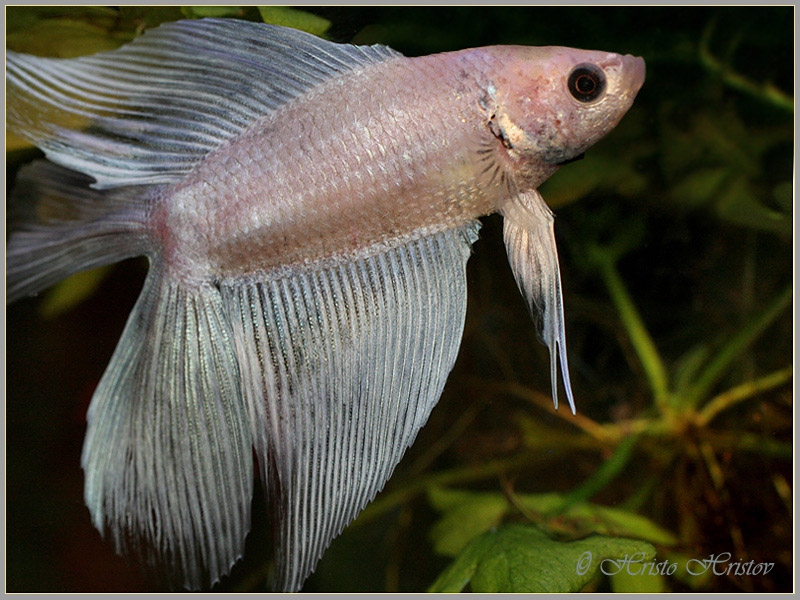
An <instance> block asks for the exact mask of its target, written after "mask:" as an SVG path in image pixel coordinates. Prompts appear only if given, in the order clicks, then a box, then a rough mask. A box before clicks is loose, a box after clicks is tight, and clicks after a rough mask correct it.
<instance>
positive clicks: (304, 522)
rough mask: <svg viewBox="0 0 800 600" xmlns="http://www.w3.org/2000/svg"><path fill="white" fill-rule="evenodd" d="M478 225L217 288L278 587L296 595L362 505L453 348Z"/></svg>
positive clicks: (422, 411)
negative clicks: (271, 526)
mask: <svg viewBox="0 0 800 600" xmlns="http://www.w3.org/2000/svg"><path fill="white" fill-rule="evenodd" d="M476 238H477V225H476V224H470V225H469V226H465V227H464V228H460V229H455V230H450V231H447V232H444V233H440V234H435V235H430V236H428V237H424V238H421V239H419V240H416V241H413V242H409V243H407V244H406V245H403V246H400V247H396V248H394V249H391V250H388V251H386V252H383V253H380V254H376V255H373V256H369V257H366V258H362V259H359V260H356V261H354V262H349V263H340V264H339V265H336V266H326V267H320V268H316V269H314V268H308V269H306V270H303V271H298V272H297V273H296V274H295V275H294V276H288V277H286V276H285V277H281V278H278V279H269V278H268V277H263V278H262V279H260V280H250V281H246V282H236V281H226V282H223V283H222V284H221V291H222V295H223V298H224V300H225V305H226V307H227V308H228V310H229V313H230V318H231V321H232V322H233V328H234V332H235V333H234V339H235V340H236V343H237V352H238V356H239V364H240V368H241V372H242V379H243V391H244V394H245V398H246V404H247V405H248V409H249V410H250V415H251V416H250V420H251V423H252V424H253V427H254V430H253V433H252V435H253V440H254V445H255V448H256V454H257V455H258V457H259V461H260V463H261V473H262V478H263V479H264V481H265V484H266V485H265V487H266V489H267V496H268V503H269V504H270V506H273V507H274V509H275V517H274V522H275V535H276V548H277V551H276V582H275V583H276V587H277V589H281V590H297V589H299V588H300V587H301V586H302V583H303V581H304V580H305V579H306V577H307V576H308V575H309V574H310V573H311V572H312V571H313V569H314V567H315V566H316V563H317V561H318V560H319V558H320V557H321V555H322V553H323V552H324V550H325V549H326V548H327V546H328V544H329V543H330V541H331V540H332V539H333V537H335V536H336V535H338V534H339V533H340V532H341V530H342V529H344V527H345V526H346V525H347V524H348V523H349V522H350V521H352V520H353V519H354V518H355V517H356V515H357V514H358V513H359V512H360V511H361V509H362V508H363V507H364V506H365V505H366V504H367V503H368V502H369V501H370V500H372V498H374V496H375V494H376V493H377V492H378V491H380V489H381V488H382V487H383V485H384V483H385V482H386V480H387V479H388V478H389V476H390V475H391V473H392V471H393V470H394V467H395V466H396V465H397V463H398V462H399V461H400V459H401V457H402V456H403V454H404V452H405V450H406V448H408V446H409V445H410V444H411V443H412V442H413V440H414V438H415V437H416V435H417V432H418V431H419V429H420V428H421V427H422V426H423V425H424V423H425V422H426V421H427V418H428V415H429V414H430V411H431V410H432V408H433V406H434V405H435V404H436V402H437V401H438V399H439V396H440V395H441V392H442V389H443V387H444V382H445V380H446V378H447V375H448V374H449V372H450V370H451V369H452V366H453V363H454V362H455V358H456V355H457V352H458V347H459V344H460V341H461V334H462V331H463V325H464V315H465V313H466V298H467V294H466V276H465V265H466V262H467V259H468V258H469V255H470V247H471V244H472V242H474V241H475V239H476Z"/></svg>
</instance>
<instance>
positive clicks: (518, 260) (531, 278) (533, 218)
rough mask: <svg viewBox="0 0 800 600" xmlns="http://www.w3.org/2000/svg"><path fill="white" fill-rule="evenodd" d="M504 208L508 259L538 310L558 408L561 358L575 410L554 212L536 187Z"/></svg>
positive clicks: (530, 305) (533, 310) (533, 311)
mask: <svg viewBox="0 0 800 600" xmlns="http://www.w3.org/2000/svg"><path fill="white" fill-rule="evenodd" d="M502 213H503V217H504V221H503V235H504V238H505V242H506V251H507V252H508V262H509V263H510V264H511V270H512V271H513V272H514V277H515V278H516V280H517V285H518V286H519V289H520V291H521V292H522V295H523V296H524V297H525V300H526V301H527V303H528V308H529V309H530V311H531V314H532V315H534V317H536V316H537V315H538V321H539V324H540V335H541V337H542V340H543V341H544V343H545V344H546V345H547V347H548V349H549V350H550V379H551V384H552V391H553V404H554V405H555V407H556V408H558V366H557V364H556V363H558V364H559V365H560V366H561V376H562V378H563V380H564V390H565V392H566V394H567V400H568V401H569V407H570V409H571V410H572V412H573V414H574V413H575V400H574V399H573V397H572V385H571V384H570V380H569V365H568V364H567V340H566V334H565V333H564V304H563V301H562V298H561V272H560V269H559V266H558V250H557V248H556V236H555V231H554V228H553V213H552V212H551V211H550V209H549V208H548V207H547V204H546V203H545V201H544V199H543V198H542V196H541V195H540V194H539V192H537V191H532V192H526V193H524V194H520V195H518V196H517V197H516V198H514V199H513V200H511V201H509V202H508V203H507V204H506V205H505V206H504V207H503V210H502Z"/></svg>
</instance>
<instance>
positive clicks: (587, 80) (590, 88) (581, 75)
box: [569, 65, 605, 102]
mask: <svg viewBox="0 0 800 600" xmlns="http://www.w3.org/2000/svg"><path fill="white" fill-rule="evenodd" d="M604 88H605V77H604V76H603V72H602V71H600V69H598V68H597V67H595V66H594V65H578V66H577V67H575V69H573V71H572V73H570V76H569V93H570V94H572V96H573V97H574V98H575V99H576V100H578V101H580V102H591V101H592V100H595V99H597V98H598V97H599V96H600V94H602V93H603V90H604Z"/></svg>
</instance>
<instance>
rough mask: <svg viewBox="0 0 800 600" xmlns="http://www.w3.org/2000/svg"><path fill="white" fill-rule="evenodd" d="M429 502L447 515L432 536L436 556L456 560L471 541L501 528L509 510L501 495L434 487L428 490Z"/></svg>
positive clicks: (434, 528)
mask: <svg viewBox="0 0 800 600" xmlns="http://www.w3.org/2000/svg"><path fill="white" fill-rule="evenodd" d="M428 499H429V501H430V503H431V506H433V507H434V508H435V509H437V510H439V511H442V512H443V513H444V514H443V516H442V518H441V519H440V520H439V521H438V522H437V523H436V524H435V525H434V526H433V527H432V528H431V530H430V533H429V536H430V539H431V541H432V542H433V547H434V549H435V550H436V552H438V553H439V554H444V555H445V556H456V555H457V554H458V553H459V552H461V550H463V549H464V546H466V545H467V544H468V543H469V541H470V540H472V539H473V538H475V537H477V536H478V535H480V534H482V533H484V532H486V531H489V530H490V529H492V528H493V527H496V526H497V525H499V524H500V520H501V519H502V518H503V515H504V514H505V513H506V511H507V510H508V509H509V505H508V502H507V501H506V499H505V498H504V497H503V496H501V495H500V494H476V493H474V492H464V491H461V490H451V489H446V488H441V487H433V488H431V489H429V490H428Z"/></svg>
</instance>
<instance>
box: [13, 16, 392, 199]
mask: <svg viewBox="0 0 800 600" xmlns="http://www.w3.org/2000/svg"><path fill="white" fill-rule="evenodd" d="M393 56H398V54H397V53H396V52H394V51H393V50H390V49H389V48H386V47H383V46H368V47H367V46H365V47H357V46H352V45H347V44H334V43H332V42H328V41H327V40H323V39H320V38H317V37H315V36H313V35H311V34H307V33H304V32H302V31H298V30H295V29H288V28H282V27H277V26H273V25H267V24H264V23H251V22H247V21H239V20H230V19H200V20H185V21H177V22H174V23H169V24H164V25H161V26H160V27H157V28H154V29H151V30H148V31H147V32H145V34H143V35H142V36H140V37H139V38H137V39H135V40H134V41H133V42H131V43H130V44H127V45H126V46H123V47H122V48H119V49H117V50H112V51H109V52H103V53H100V54H95V55H91V56H82V57H79V58H74V59H52V58H41V57H37V56H31V55H25V54H19V53H16V52H10V51H9V52H8V53H7V83H8V90H9V94H8V124H9V127H10V128H11V129H12V130H13V131H15V132H16V133H18V134H20V135H22V136H23V137H26V138H27V139H30V140H32V141H33V142H34V143H35V144H36V145H37V146H39V147H40V148H42V149H43V150H44V151H45V153H46V155H47V157H48V158H49V159H50V160H52V161H53V162H56V163H58V164H61V165H63V166H65V167H69V168H71V169H74V170H77V171H81V172H83V173H86V174H87V175H90V176H92V177H93V178H94V179H95V180H96V183H95V184H94V186H95V187H97V188H101V189H102V188H108V187H116V186H120V185H132V184H144V183H168V182H173V181H176V180H178V179H179V178H180V177H181V176H182V175H184V174H186V173H187V172H189V171H190V170H191V169H192V168H193V167H194V165H195V164H197V162H199V161H200V160H201V159H202V158H203V156H205V155H206V154H207V153H208V152H210V151H211V150H213V149H214V148H216V147H217V146H219V145H220V144H222V143H223V142H224V141H225V140H227V139H229V138H231V137H233V136H235V135H237V134H238V133H240V132H241V131H243V130H244V129H245V128H246V127H247V126H248V125H249V124H251V123H252V122H253V121H255V120H256V119H258V118H260V117H262V116H264V115H266V114H269V113H270V112H272V111H274V110H275V109H276V108H278V107H279V106H281V105H282V104H284V103H285V102H287V101H289V100H291V99H292V98H295V97H297V96H299V95H300V94H302V93H303V92H305V91H307V90H308V89H310V88H311V87H313V86H315V85H317V84H319V83H321V82H322V81H324V80H325V79H327V78H329V77H332V76H335V75H339V74H341V73H343V72H346V71H349V70H351V69H355V68H358V67H361V66H364V65H368V64H371V63H376V62H381V61H383V60H387V59H388V58H391V57H393ZM42 115H45V117H46V118H44V119H43V118H41V116H42ZM81 129H84V130H83V131H79V130H81Z"/></svg>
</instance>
